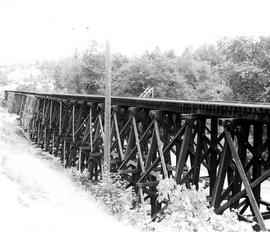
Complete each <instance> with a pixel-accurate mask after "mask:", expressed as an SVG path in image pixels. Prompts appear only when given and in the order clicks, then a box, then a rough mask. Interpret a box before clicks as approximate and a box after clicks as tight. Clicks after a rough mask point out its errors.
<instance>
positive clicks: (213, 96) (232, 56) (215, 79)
mask: <svg viewBox="0 0 270 232" xmlns="http://www.w3.org/2000/svg"><path fill="white" fill-rule="evenodd" d="M33 68H35V69H38V70H39V74H38V75H36V74H31V73H30V74H29V75H28V74H27V72H28V71H27V70H31V69H33ZM18 70H20V75H21V76H22V78H21V79H20V81H19V82H17V81H10V78H9V76H12V75H13V74H14V73H16V72H17V71H18ZM17 74H18V72H17ZM25 75H28V77H27V78H28V79H27V78H26V79H27V80H26V79H25ZM13 76H14V75H13ZM104 77H105V54H104V48H103V47H102V46H100V45H99V44H98V43H97V42H96V41H91V43H90V45H89V48H88V49H87V50H85V51H82V52H78V51H76V53H74V55H73V56H72V57H64V58H62V59H59V60H55V61H43V62H36V63H35V64H31V65H14V66H11V67H0V85H1V84H6V83H7V82H8V83H10V82H11V83H14V85H16V86H17V87H18V86H19V89H21V90H37V91H57V92H69V93H83V94H103V92H104ZM269 77H270V38H269V37H261V38H256V39H253V38H252V37H251V38H250V37H235V38H228V37H225V38H223V39H221V40H219V41H217V42H216V43H213V44H205V45H202V46H201V47H199V48H197V49H192V48H187V49H186V50H185V51H184V52H183V54H181V55H177V54H176V53H175V52H174V51H173V50H169V51H164V52H162V51H161V50H160V49H159V48H156V49H154V50H153V51H146V52H145V53H144V54H142V55H141V56H137V57H133V58H128V57H126V56H124V55H122V54H119V53H116V54H112V93H113V95H117V96H132V97H138V96H139V95H140V94H141V93H142V92H143V91H144V90H145V89H146V88H148V87H154V92H155V93H154V96H155V97H157V98H175V99H189V100H205V101H211V100H212V101H222V100H229V101H241V102H249V101H262V102H269V100H270V79H269ZM46 80H49V84H47V85H46V84H45V82H46ZM11 88H13V87H11Z"/></svg>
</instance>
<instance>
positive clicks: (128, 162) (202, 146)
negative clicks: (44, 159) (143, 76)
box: [5, 91, 270, 230]
mask: <svg viewBox="0 0 270 232" xmlns="http://www.w3.org/2000/svg"><path fill="white" fill-rule="evenodd" d="M5 97H6V99H7V100H8V107H9V112H11V113H15V114H18V115H20V117H21V120H22V125H23V127H24V128H25V129H26V130H27V131H28V132H29V136H30V138H31V140H33V141H34V142H35V143H37V144H38V145H39V146H40V147H42V148H43V149H44V150H46V151H49V152H50V153H51V154H52V155H54V156H57V157H59V158H60V159H61V160H62V162H63V164H64V165H65V167H71V166H75V167H77V168H78V169H79V170H80V171H84V170H85V169H87V170H88V171H89V175H90V178H91V179H93V180H98V179H100V178H101V175H102V161H103V136H104V130H103V118H104V97H102V96H87V95H70V94H65V95H64V94H44V93H35V92H19V91H6V92H5ZM112 104H113V105H112V116H111V125H112V126H111V171H112V172H119V173H120V174H121V175H122V177H123V178H124V179H126V180H127V181H128V183H129V185H130V186H133V187H134V189H135V190H136V192H137V194H138V196H139V199H140V202H141V203H144V202H145V201H147V200H148V201H149V202H150V205H151V215H152V216H153V215H155V214H156V213H157V212H159V211H160V210H161V207H162V204H160V203H159V202H158V201H157V190H156V186H157V184H158V182H159V180H160V179H162V178H166V177H172V178H174V179H175V180H176V182H177V183H178V184H186V185H187V186H190V185H195V186H196V188H198V184H199V182H200V181H201V180H202V179H204V180H206V183H207V186H208V189H209V201H210V205H211V206H213V207H214V209H215V211H216V213H218V214H221V213H223V212H224V211H225V210H227V209H237V210H238V214H239V217H242V215H244V214H245V213H246V212H247V210H249V211H250V214H251V215H252V217H253V218H254V220H255V221H257V222H258V224H259V226H260V228H261V229H262V230H266V228H265V224H264V219H269V218H270V203H268V202H266V201H265V200H263V199H262V194H261V193H262V185H261V184H262V183H263V182H264V181H265V180H267V179H268V178H269V176H270V155H269V152H270V106H269V105H266V104H265V105H264V104H259V105H258V104H253V105H252V104H237V103H220V102H216V103H210V102H196V101H192V102H191V101H178V100H159V99H139V98H117V97H114V98H112Z"/></svg>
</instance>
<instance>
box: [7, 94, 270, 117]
mask: <svg viewBox="0 0 270 232" xmlns="http://www.w3.org/2000/svg"><path fill="white" fill-rule="evenodd" d="M9 93H10V94H22V95H33V96H36V97H39V98H48V99H57V100H59V101H71V100H72V101H83V102H96V103H104V101H105V97H104V96H102V95H85V94H67V93H65V94H63V93H42V92H29V91H14V90H6V91H5V96H8V94H9ZM112 105H121V106H126V107H138V108H145V109H151V110H162V111H171V112H177V113H182V114H197V115H203V116H206V117H219V118H221V117H224V118H239V119H248V120H258V121H266V122H269V121H270V104H268V103H256V102H252V103H239V102H222V101H195V100H182V99H181V100H179V99H158V98H154V99H153V98H139V97H115V96H114V97H112Z"/></svg>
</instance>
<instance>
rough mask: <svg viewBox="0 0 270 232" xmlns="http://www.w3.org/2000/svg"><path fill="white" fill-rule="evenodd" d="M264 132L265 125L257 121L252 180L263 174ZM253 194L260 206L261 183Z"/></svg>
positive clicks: (254, 136) (254, 137) (254, 135)
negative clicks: (262, 149)
mask: <svg viewBox="0 0 270 232" xmlns="http://www.w3.org/2000/svg"><path fill="white" fill-rule="evenodd" d="M262 133H263V127H262V124H261V123H260V122H256V123H255V124H254V134H253V139H254V142H253V147H254V151H255V154H253V155H255V156H256V157H255V159H254V163H253V168H252V181H254V180H256V179H257V178H258V177H260V176H261V174H262V167H261V163H260V160H261V155H262V154H261V153H262V152H261V147H262ZM253 194H254V196H255V198H256V201H257V204H258V207H259V208H260V195H261V185H258V186H256V187H255V188H254V189H253Z"/></svg>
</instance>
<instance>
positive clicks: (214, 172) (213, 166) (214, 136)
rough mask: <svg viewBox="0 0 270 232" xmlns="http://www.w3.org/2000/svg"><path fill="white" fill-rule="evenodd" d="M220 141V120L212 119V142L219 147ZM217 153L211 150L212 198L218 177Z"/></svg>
mask: <svg viewBox="0 0 270 232" xmlns="http://www.w3.org/2000/svg"><path fill="white" fill-rule="evenodd" d="M217 140H218V119H217V118H211V142H212V144H216V146H217ZM217 162H218V161H217V153H216V151H215V150H214V149H211V153H210V169H209V176H210V196H213V190H214V185H215V182H216V175H217Z"/></svg>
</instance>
